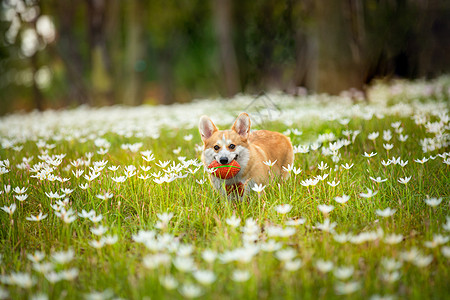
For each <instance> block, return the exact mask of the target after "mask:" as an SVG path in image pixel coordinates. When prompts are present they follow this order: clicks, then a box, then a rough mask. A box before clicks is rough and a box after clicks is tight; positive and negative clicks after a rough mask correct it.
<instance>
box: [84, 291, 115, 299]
mask: <svg viewBox="0 0 450 300" xmlns="http://www.w3.org/2000/svg"><path fill="white" fill-rule="evenodd" d="M113 294H114V293H113V291H111V290H110V289H106V290H104V291H103V292H97V291H93V292H90V293H89V294H85V295H84V298H85V299H86V300H99V299H102V300H103V299H109V298H111V297H112V296H113Z"/></svg>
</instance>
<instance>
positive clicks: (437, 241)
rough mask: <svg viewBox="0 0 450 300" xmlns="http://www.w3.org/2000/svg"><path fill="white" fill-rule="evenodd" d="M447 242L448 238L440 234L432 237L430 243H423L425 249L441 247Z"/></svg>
mask: <svg viewBox="0 0 450 300" xmlns="http://www.w3.org/2000/svg"><path fill="white" fill-rule="evenodd" d="M448 241H449V237H447V236H443V235H441V234H436V235H434V236H433V240H432V241H426V242H425V243H424V245H425V247H427V248H435V247H437V246H440V245H443V244H445V243H447V242H448Z"/></svg>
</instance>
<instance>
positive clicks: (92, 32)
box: [0, 0, 450, 114]
mask: <svg viewBox="0 0 450 300" xmlns="http://www.w3.org/2000/svg"><path fill="white" fill-rule="evenodd" d="M0 9H1V21H0V33H1V38H0V43H1V45H0V114H5V113H7V112H10V111H16V110H31V109H35V108H37V109H39V110H43V109H46V108H60V107H73V106H77V105H81V104H89V105H93V106H98V105H111V104H126V105H139V104H142V103H154V104H157V103H159V104H170V103H174V102H186V101H189V100H191V99H194V98H204V97H218V96H222V97H230V96H233V95H234V94H236V93H240V92H246V93H255V94H257V93H259V92H261V91H268V90H272V89H277V90H283V91H285V92H288V93H303V92H304V91H305V88H306V89H307V90H308V91H312V92H318V93H321V92H326V93H331V94H338V93H339V92H341V91H342V90H348V89H350V88H356V89H363V88H364V86H366V85H367V84H369V83H370V82H371V81H372V80H374V79H376V78H387V79H389V78H395V77H402V78H411V79H413V78H431V77H436V76H439V75H441V74H444V73H448V72H449V71H450V1H449V0H398V1H395V0H342V1H340V0H255V1H239V0H159V1H158V0H154V1H143V0H78V1H70V0H41V1H37V0H2V1H1V8H0ZM300 87H303V88H300Z"/></svg>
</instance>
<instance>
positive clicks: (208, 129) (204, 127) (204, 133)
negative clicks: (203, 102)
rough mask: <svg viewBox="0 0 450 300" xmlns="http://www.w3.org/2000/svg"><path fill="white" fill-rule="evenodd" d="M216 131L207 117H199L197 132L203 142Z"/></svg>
mask: <svg viewBox="0 0 450 300" xmlns="http://www.w3.org/2000/svg"><path fill="white" fill-rule="evenodd" d="M217 130H218V129H217V127H216V125H214V123H213V121H211V119H210V118H208V116H201V118H200V122H199V123H198V131H200V136H201V137H202V141H203V142H205V141H206V140H207V139H209V138H210V137H211V136H212V135H213V133H214V132H216V131H217Z"/></svg>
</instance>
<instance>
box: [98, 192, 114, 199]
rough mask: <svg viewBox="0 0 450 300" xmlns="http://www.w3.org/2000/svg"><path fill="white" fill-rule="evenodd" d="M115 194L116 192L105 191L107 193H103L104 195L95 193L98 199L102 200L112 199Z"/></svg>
mask: <svg viewBox="0 0 450 300" xmlns="http://www.w3.org/2000/svg"><path fill="white" fill-rule="evenodd" d="M113 196H114V194H112V193H108V192H107V193H105V194H103V195H100V194H99V195H95V197H97V198H98V199H101V200H107V199H111V198H112V197H113Z"/></svg>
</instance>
